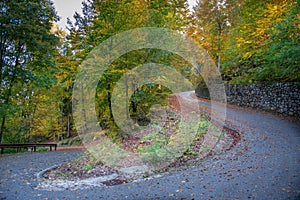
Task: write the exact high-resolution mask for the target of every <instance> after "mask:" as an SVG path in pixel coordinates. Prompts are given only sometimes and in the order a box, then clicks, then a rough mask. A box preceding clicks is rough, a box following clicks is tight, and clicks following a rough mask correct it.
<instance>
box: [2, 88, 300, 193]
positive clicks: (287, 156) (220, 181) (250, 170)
mask: <svg viewBox="0 0 300 200" xmlns="http://www.w3.org/2000/svg"><path fill="white" fill-rule="evenodd" d="M189 94H190V93H185V94H182V97H186V98H188V96H189ZM198 103H199V104H202V105H204V106H205V104H206V103H204V102H198ZM206 106H209V105H208V104H206ZM227 117H228V118H227V120H228V121H229V122H230V124H233V125H234V126H235V127H237V128H238V129H240V131H241V132H242V137H243V139H242V140H241V141H240V142H239V143H238V144H237V146H235V148H234V149H232V150H231V151H229V152H227V153H225V154H223V155H219V156H215V157H214V158H212V159H208V160H206V161H204V162H203V163H202V164H201V165H200V166H196V167H192V168H190V169H188V170H185V171H180V172H172V173H169V174H165V175H163V176H162V177H160V178H155V179H151V180H147V181H143V182H138V183H128V184H123V185H116V186H112V187H97V188H90V189H82V190H80V189H79V190H76V191H68V190H66V191H58V192H50V191H45V190H37V189H34V188H35V187H36V186H37V184H38V183H37V181H36V180H35V174H36V173H37V172H39V171H40V170H42V169H45V168H47V167H49V166H52V165H55V164H60V163H62V162H67V161H68V160H70V159H72V158H74V157H76V156H79V155H81V154H82V153H83V152H82V151H74V150H73V151H57V152H47V153H28V154H19V155H9V156H0V179H1V182H0V199H101V198H103V199H249V198H251V199H300V125H299V123H292V122H289V121H287V120H285V119H282V118H280V117H277V116H272V115H270V114H262V113H255V111H249V110H244V109H236V108H235V109H233V108H228V109H227Z"/></svg>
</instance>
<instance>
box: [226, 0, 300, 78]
mask: <svg viewBox="0 0 300 200" xmlns="http://www.w3.org/2000/svg"><path fill="white" fill-rule="evenodd" d="M298 11H299V1H295V0H284V1H282V0H272V1H271V0H270V1H254V0H245V2H244V4H243V6H242V9H241V12H240V15H239V21H238V23H237V24H236V26H235V27H234V28H233V29H232V30H231V32H230V36H231V39H230V42H229V43H228V46H227V50H228V51H226V61H225V68H224V70H223V74H224V76H225V77H226V79H227V80H229V81H231V82H234V83H253V82H288V81H297V80H299V75H297V74H299V63H298V62H297V60H298V59H297V58H296V57H298V55H299V44H298V43H299V42H298V41H299V16H298V14H297V13H299V12H298ZM294 56H295V57H294Z"/></svg>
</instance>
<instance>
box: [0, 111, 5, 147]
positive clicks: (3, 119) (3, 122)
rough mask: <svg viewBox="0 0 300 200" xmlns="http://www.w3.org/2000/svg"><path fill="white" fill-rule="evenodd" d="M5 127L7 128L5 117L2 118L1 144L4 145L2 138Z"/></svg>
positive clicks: (0, 129)
mask: <svg viewBox="0 0 300 200" xmlns="http://www.w3.org/2000/svg"><path fill="white" fill-rule="evenodd" d="M4 126H5V116H3V117H2V122H1V128H0V144H1V143H2V136H3V132H4Z"/></svg>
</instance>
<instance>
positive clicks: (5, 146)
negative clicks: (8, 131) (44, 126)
mask: <svg viewBox="0 0 300 200" xmlns="http://www.w3.org/2000/svg"><path fill="white" fill-rule="evenodd" d="M36 147H50V151H52V147H54V150H55V151H56V148H57V144H55V143H25V144H0V148H1V154H3V153H4V149H5V148H18V149H21V148H32V149H33V151H34V152H36Z"/></svg>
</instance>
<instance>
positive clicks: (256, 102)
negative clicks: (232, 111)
mask: <svg viewBox="0 0 300 200" xmlns="http://www.w3.org/2000/svg"><path fill="white" fill-rule="evenodd" d="M225 90H226V95H227V103H228V104H233V105H238V106H244V107H251V108H255V109H261V110H266V111H272V112H277V113H280V114H283V115H288V116H294V117H300V83H277V84H270V85H264V84H249V85H225ZM196 95H197V96H199V97H203V98H206V97H207V88H205V87H203V85H202V86H201V87H198V88H197V89H196Z"/></svg>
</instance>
